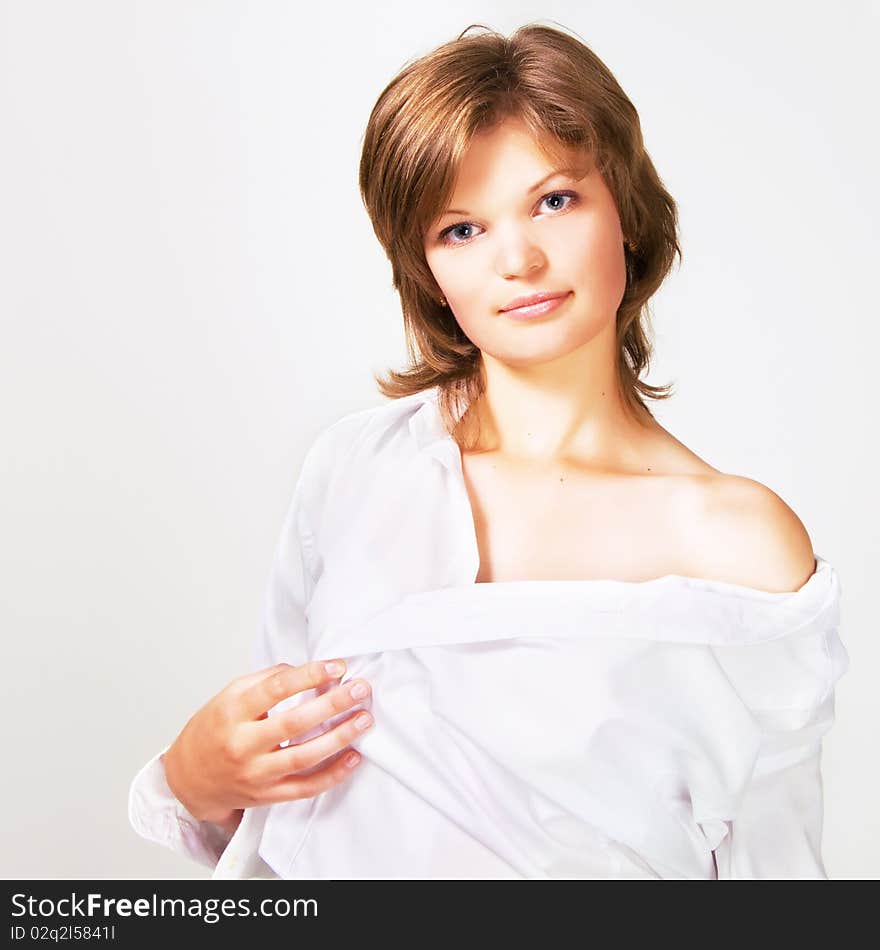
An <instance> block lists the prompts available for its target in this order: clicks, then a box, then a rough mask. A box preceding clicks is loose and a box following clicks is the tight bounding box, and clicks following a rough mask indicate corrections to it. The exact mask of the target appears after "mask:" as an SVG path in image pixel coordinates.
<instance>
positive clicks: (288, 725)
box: [247, 679, 372, 752]
mask: <svg viewBox="0 0 880 950" xmlns="http://www.w3.org/2000/svg"><path fill="white" fill-rule="evenodd" d="M355 694H357V695H355ZM371 698H372V691H371V689H370V684H369V683H368V682H367V681H366V680H364V679H354V680H348V681H347V682H345V683H342V684H340V685H337V686H334V687H333V688H332V689H329V690H327V692H325V693H323V694H321V695H320V696H315V697H312V698H310V699H306V700H304V701H303V702H301V703H299V704H298V705H296V706H294V707H293V708H292V709H285V710H284V711H283V712H279V713H278V714H277V715H275V716H270V717H268V719H267V721H266V722H265V723H261V724H260V725H259V727H258V728H256V729H254V730H253V733H254V738H253V741H252V742H251V741H250V740H251V736H250V735H248V737H247V738H248V743H249V746H250V747H251V748H253V749H254V751H256V752H272V751H273V750H275V749H276V748H277V747H278V746H279V745H281V743H282V742H286V741H287V740H290V741H292V742H294V741H301V739H302V736H304V735H307V734H308V733H309V732H310V731H311V730H313V729H314V728H316V727H317V726H320V725H321V723H323V722H326V721H327V720H328V719H333V718H336V717H338V716H340V715H342V714H343V713H346V712H348V711H349V710H350V709H352V707H354V706H357V705H358V704H359V703H365V702H368V701H369V700H370V699H371ZM331 725H332V724H331Z"/></svg>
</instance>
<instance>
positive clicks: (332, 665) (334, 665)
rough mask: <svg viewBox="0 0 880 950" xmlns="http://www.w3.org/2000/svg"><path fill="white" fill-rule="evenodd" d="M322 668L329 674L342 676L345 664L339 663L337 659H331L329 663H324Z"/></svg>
mask: <svg viewBox="0 0 880 950" xmlns="http://www.w3.org/2000/svg"><path fill="white" fill-rule="evenodd" d="M324 669H325V670H326V671H327V672H328V673H329V674H330V675H331V676H342V674H343V673H344V672H345V664H344V663H340V662H339V661H338V660H331V661H330V662H329V663H325V664H324Z"/></svg>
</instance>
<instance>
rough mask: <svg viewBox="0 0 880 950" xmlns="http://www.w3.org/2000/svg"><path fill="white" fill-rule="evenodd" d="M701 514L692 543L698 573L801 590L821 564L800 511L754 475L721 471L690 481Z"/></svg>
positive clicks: (695, 508) (757, 586) (756, 585)
mask: <svg viewBox="0 0 880 950" xmlns="http://www.w3.org/2000/svg"><path fill="white" fill-rule="evenodd" d="M690 483H691V491H690V493H689V494H690V498H691V510H692V511H693V513H694V515H695V516H696V517H695V519H694V522H693V524H695V525H696V528H695V530H694V531H693V532H692V535H691V536H692V538H693V541H694V543H692V544H691V545H690V555H691V558H692V560H693V568H692V573H693V576H695V577H706V578H710V579H714V580H720V581H727V582H729V583H732V584H741V585H743V586H745V587H751V588H754V589H756V590H763V591H768V592H771V593H781V592H786V591H795V590H799V589H800V588H801V587H803V585H804V584H805V583H806V582H807V580H809V578H810V576H811V575H812V574H813V572H814V571H815V568H816V559H815V554H814V552H813V544H812V541H811V540H810V536H809V534H808V533H807V529H806V528H805V527H804V524H803V522H802V521H801V519H800V518H799V517H798V516H797V514H796V513H795V512H794V511H793V510H792V509H791V508H790V507H789V506H788V505H787V504H786V503H785V502H784V501H783V500H782V498H780V497H779V495H777V494H776V492H774V491H773V490H772V489H771V488H768V487H767V486H766V485H764V484H762V483H761V482H758V481H755V480H754V479H752V478H746V477H744V476H741V475H728V474H725V473H718V474H716V475H706V476H701V477H698V478H693V479H691V480H690Z"/></svg>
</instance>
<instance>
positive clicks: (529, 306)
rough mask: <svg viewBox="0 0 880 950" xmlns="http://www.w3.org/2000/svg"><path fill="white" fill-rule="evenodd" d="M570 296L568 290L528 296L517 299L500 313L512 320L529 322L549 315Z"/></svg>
mask: <svg viewBox="0 0 880 950" xmlns="http://www.w3.org/2000/svg"><path fill="white" fill-rule="evenodd" d="M570 295H571V291H570V290H566V291H563V292H561V293H552V292H547V293H538V294H529V295H528V296H527V297H517V298H516V300H512V301H511V303H510V305H509V306H508V307H506V308H505V309H504V310H502V311H501V313H504V314H507V316H508V317H511V318H512V319H514V320H529V319H531V318H532V317H540V316H543V315H544V314H545V313H550V311H551V310H555V309H556V308H557V307H558V306H560V305H561V304H562V303H564V302H565V301H566V300H567V299H568V298H569V296H570Z"/></svg>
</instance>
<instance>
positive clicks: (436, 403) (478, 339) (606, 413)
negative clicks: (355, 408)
mask: <svg viewBox="0 0 880 950" xmlns="http://www.w3.org/2000/svg"><path fill="white" fill-rule="evenodd" d="M469 29H470V28H469ZM468 33H469V30H466V31H465V33H464V34H462V35H461V36H459V37H458V39H456V40H455V41H453V42H450V43H448V44H445V45H443V46H441V47H440V48H439V49H437V50H435V51H433V52H432V53H431V54H430V55H427V56H425V57H423V58H421V59H419V60H417V61H415V62H413V63H411V64H409V65H408V66H407V67H406V68H404V70H403V71H402V72H401V73H400V74H399V75H398V76H397V77H396V78H395V79H394V80H393V81H392V82H391V83H390V84H389V85H388V87H387V88H386V89H385V90H384V91H383V92H382V94H381V96H380V97H379V100H378V102H377V103H376V106H375V108H374V109H373V112H372V115H371V117H370V120H369V124H368V127H367V130H366V135H365V140H364V146H363V155H362V161H361V170H360V184H361V191H362V195H363V198H364V202H365V205H366V207H367V210H368V213H369V215H370V218H371V220H372V222H373V225H374V229H375V232H376V235H377V237H378V239H379V241H380V242H381V244H382V246H383V248H384V249H385V250H386V252H387V254H388V257H389V259H390V261H391V265H392V271H393V279H394V286H395V288H396V289H397V291H398V293H399V294H400V299H401V304H402V310H403V316H404V321H405V327H406V333H407V339H408V341H409V344H410V352H411V356H412V365H411V366H410V367H409V368H408V369H407V370H406V371H405V372H400V373H397V372H392V373H391V374H390V376H389V378H388V379H387V380H380V381H379V384H380V388H381V389H382V392H383V393H384V394H385V395H386V396H389V397H391V402H390V403H388V404H386V405H383V406H380V407H378V408H375V409H368V410H363V411H360V412H355V413H351V414H350V415H348V416H346V417H344V418H343V419H341V420H339V421H338V422H336V423H335V424H334V425H332V426H330V427H329V428H328V429H326V430H325V431H324V432H323V433H322V434H321V435H320V437H319V438H318V439H317V440H316V442H315V443H314V444H313V446H312V447H311V449H310V450H309V452H308V454H307V457H306V459H305V461H304V463H303V466H302V470H301V473H300V477H299V480H298V482H297V486H296V489H295V491H294V496H293V501H292V504H291V507H290V511H289V513H288V517H287V519H286V522H285V525H284V527H283V530H282V535H281V539H280V542H279V546H278V550H277V557H276V561H275V567H274V570H273V574H272V578H271V580H270V585H269V591H268V598H267V602H266V610H265V623H264V627H263V630H262V635H261V638H260V640H259V642H258V645H257V650H256V653H255V657H254V659H255V669H256V672H254V673H252V674H251V675H249V676H244V677H241V678H239V679H237V680H235V681H233V682H232V683H230V684H229V685H228V686H227V687H226V688H225V689H224V690H223V691H221V693H219V694H218V695H217V696H216V697H214V699H212V700H211V701H210V702H209V703H208V704H207V705H206V706H205V707H204V708H202V709H201V710H199V711H198V712H197V713H196V714H195V715H194V716H193V718H192V719H191V720H190V721H189V723H187V725H186V726H185V728H184V729H183V731H182V732H181V734H180V735H179V736H178V737H177V739H176V740H175V741H174V743H173V744H172V745H171V746H170V747H168V748H167V749H165V750H163V752H162V753H160V754H159V755H157V756H156V757H155V758H154V759H153V760H151V761H150V762H149V763H147V765H146V766H145V767H144V769H142V770H141V772H140V773H139V775H138V776H137V778H136V779H135V781H134V782H133V784H132V789H131V796H130V814H131V820H132V823H133V825H134V827H135V828H136V829H137V830H138V832H139V833H141V834H142V835H144V836H145V837H148V838H151V839H152V840H155V841H159V842H161V843H163V844H165V845H167V846H169V847H172V848H174V849H175V850H177V851H179V852H180V853H182V854H187V855H189V856H190V857H192V858H194V859H196V860H199V861H202V862H203V863H205V864H207V865H208V866H210V867H212V868H214V876H216V877H258V876H267V877H273V876H279V877H290V878H319V877H329V878H337V879H338V878H358V877H361V878H367V877H373V878H437V877H446V878H471V877H472V878H523V877H529V878H559V877H578V878H677V879H705V878H711V879H716V878H721V879H724V878H727V879H729V878H736V877H748V878H756V877H781V878H822V877H825V876H826V873H825V869H824V865H823V861H822V856H821V831H822V777H821V770H820V758H821V740H822V736H823V735H824V734H825V733H826V732H827V730H828V729H829V728H830V726H831V724H832V722H833V717H834V692H833V690H834V684H835V682H836V681H837V679H838V678H839V677H840V675H842V673H843V672H845V670H846V668H847V666H848V657H847V655H846V652H845V650H844V648H843V646H842V644H841V642H840V640H839V638H838V635H837V628H838V625H839V602H840V585H839V581H838V578H837V575H836V573H835V571H834V569H833V568H832V566H831V565H830V564H829V563H828V562H827V561H825V560H824V559H823V558H821V557H816V556H815V555H814V552H813V549H812V544H811V542H810V538H809V536H808V534H807V532H806V530H805V529H804V526H803V524H802V523H801V521H800V520H799V518H798V517H797V515H796V514H795V513H794V512H793V511H792V510H791V509H790V508H789V507H788V506H787V505H786V504H785V503H784V502H783V501H782V499H781V498H779V496H778V495H776V494H775V493H774V492H773V491H772V490H771V489H769V488H767V487H766V486H764V485H762V484H760V483H758V482H756V481H754V480H752V479H749V478H747V477H743V476H739V475H732V474H726V473H723V472H720V471H718V470H717V469H715V468H713V467H712V466H711V465H710V464H708V463H707V462H705V461H703V460H702V459H701V458H699V457H698V456H697V455H696V454H695V453H694V452H692V451H691V450H690V449H689V448H687V447H686V446H684V445H683V444H682V443H681V442H680V441H678V440H677V439H676V438H675V437H674V436H672V435H671V434H670V433H669V432H668V431H667V430H666V429H664V428H663V426H661V425H660V424H659V423H658V422H657V421H656V420H655V419H654V417H653V415H652V413H651V411H650V409H649V408H648V406H647V405H646V403H645V399H660V398H667V397H668V395H669V387H662V388H660V387H652V386H649V385H648V384H647V383H645V382H644V381H643V380H642V379H641V378H640V376H641V374H642V373H643V371H644V370H645V368H646V367H647V365H648V361H649V357H650V353H651V348H650V345H649V343H648V338H647V326H646V323H645V321H646V317H647V303H648V300H649V298H650V297H651V296H652V295H653V293H654V292H655V291H656V290H657V288H658V287H659V286H660V284H661V283H662V281H663V279H664V277H665V276H666V274H667V273H668V272H669V269H670V267H671V265H672V262H673V259H674V256H675V254H676V253H678V254H680V249H679V246H678V243H677V218H676V206H675V203H674V201H673V199H672V198H671V197H670V195H669V194H668V193H667V191H666V190H665V188H664V187H663V185H662V183H661V181H660V178H659V177H658V175H657V172H656V171H655V169H654V166H653V164H652V162H651V160H650V158H649V157H648V154H647V152H646V150H645V147H644V144H643V142H642V137H641V133H640V128H639V120H638V116H637V113H636V111H635V109H634V107H633V106H632V104H631V103H630V101H629V100H628V99H627V97H626V95H625V94H624V92H623V91H622V89H621V88H620V86H619V85H618V83H617V82H616V81H615V79H614V77H613V76H612V75H611V74H610V72H609V71H608V69H607V68H606V67H605V66H604V64H603V63H602V62H601V61H600V60H598V59H597V58H596V56H595V55H594V54H593V53H592V52H591V51H590V50H589V49H587V48H586V47H585V46H584V45H583V44H582V43H580V42H579V41H578V40H576V39H574V38H573V37H571V36H568V35H566V34H565V33H563V32H560V31H557V30H554V29H551V28H547V27H543V26H534V25H532V26H526V27H523V28H521V29H520V30H518V31H517V32H516V33H515V34H514V35H513V36H512V37H510V38H505V37H503V36H500V35H498V34H496V33H492V32H487V33H483V34H472V35H468ZM334 658H335V659H336V662H337V663H339V664H341V666H340V667H339V669H336V670H334V669H332V668H329V667H327V666H326V665H325V662H324V661H327V660H331V659H334ZM346 673H347V679H344V678H343V677H344V676H345V675H346ZM356 686H360V687H361V689H360V692H358V691H354V692H353V691H352V687H356ZM313 690H314V692H311V691H313ZM366 707H369V708H370V709H371V711H372V715H369V714H366V713H365V712H364V709H365V708H366ZM365 715H366V716H367V725H366V729H365V731H362V730H361V729H360V727H359V724H360V723H361V721H362V719H363V718H364V716H365ZM352 746H357V749H358V752H354V751H353V749H352ZM358 762H360V763H361V764H360V767H359V768H352V767H351V766H352V765H353V764H357V763H358Z"/></svg>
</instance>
